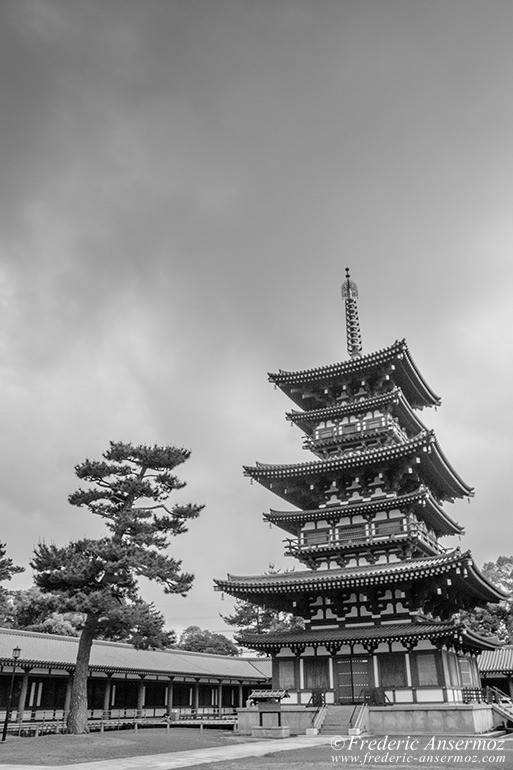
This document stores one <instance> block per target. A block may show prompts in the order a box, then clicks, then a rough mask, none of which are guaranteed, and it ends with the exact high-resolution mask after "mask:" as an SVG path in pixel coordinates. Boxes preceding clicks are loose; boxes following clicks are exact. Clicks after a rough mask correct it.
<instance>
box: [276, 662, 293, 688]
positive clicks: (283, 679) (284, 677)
mask: <svg viewBox="0 0 513 770" xmlns="http://www.w3.org/2000/svg"><path fill="white" fill-rule="evenodd" d="M276 663H277V666H278V688H279V689H280V690H294V688H295V687H297V682H296V668H295V663H296V661H295V660H293V659H292V660H279V659H277V661H276Z"/></svg>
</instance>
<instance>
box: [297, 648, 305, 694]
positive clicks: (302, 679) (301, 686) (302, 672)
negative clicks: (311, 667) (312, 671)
mask: <svg viewBox="0 0 513 770" xmlns="http://www.w3.org/2000/svg"><path fill="white" fill-rule="evenodd" d="M304 689H305V661H304V659H303V658H302V657H299V690H298V693H297V702H298V703H301V696H302V691H303V690H304Z"/></svg>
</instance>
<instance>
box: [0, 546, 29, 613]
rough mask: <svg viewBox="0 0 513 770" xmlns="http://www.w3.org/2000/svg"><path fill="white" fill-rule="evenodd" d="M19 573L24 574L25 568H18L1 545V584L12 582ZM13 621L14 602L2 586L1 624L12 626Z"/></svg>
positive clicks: (0, 587)
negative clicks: (7, 581)
mask: <svg viewBox="0 0 513 770" xmlns="http://www.w3.org/2000/svg"><path fill="white" fill-rule="evenodd" d="M18 572H24V568H23V567H17V566H16V565H15V564H14V562H13V560H12V559H9V558H8V556H7V550H6V546H5V543H0V583H3V582H4V581H6V580H10V579H11V578H12V576H13V575H15V574H16V573H18ZM11 620H12V602H11V600H10V595H9V593H8V591H7V590H6V589H5V588H4V587H3V586H0V623H1V624H2V625H5V626H10V621H11Z"/></svg>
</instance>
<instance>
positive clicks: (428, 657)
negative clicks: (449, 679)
mask: <svg viewBox="0 0 513 770" xmlns="http://www.w3.org/2000/svg"><path fill="white" fill-rule="evenodd" d="M410 661H411V675H412V679H413V684H414V685H415V686H416V687H427V686H428V685H439V684H443V681H442V672H441V671H440V665H439V662H438V660H437V656H436V654H435V653H434V652H418V653H414V654H412V655H411V656H410Z"/></svg>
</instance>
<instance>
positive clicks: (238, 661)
mask: <svg viewBox="0 0 513 770" xmlns="http://www.w3.org/2000/svg"><path fill="white" fill-rule="evenodd" d="M14 647H20V649H21V657H20V661H19V664H18V665H23V664H28V663H30V664H32V665H33V666H36V665H40V666H52V667H59V668H64V669H68V670H71V669H73V668H74V665H75V660H76V657H77V648H78V637H73V636H58V635H54V634H42V633H37V632H35V631H17V630H15V629H10V628H0V663H3V664H9V662H10V661H11V659H12V658H11V656H12V650H13V648H14ZM90 668H91V670H94V671H130V672H136V673H141V674H144V673H153V674H164V675H173V674H175V675H182V676H198V677H210V676H212V677H223V678H226V679H234V680H237V681H238V680H254V681H255V683H258V682H262V681H264V680H265V679H268V678H269V677H270V675H271V671H270V661H268V660H266V659H265V658H258V659H249V658H238V657H231V656H226V655H210V654H205V653H201V652H188V651H186V650H178V649H167V650H136V649H135V648H134V647H132V646H131V645H129V644H123V643H121V642H106V641H95V642H94V643H93V648H92V652H91V664H90Z"/></svg>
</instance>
